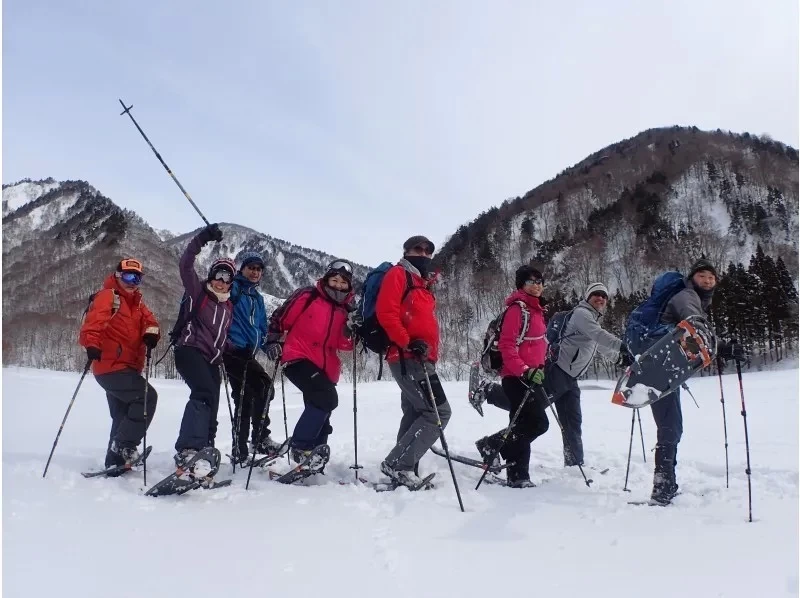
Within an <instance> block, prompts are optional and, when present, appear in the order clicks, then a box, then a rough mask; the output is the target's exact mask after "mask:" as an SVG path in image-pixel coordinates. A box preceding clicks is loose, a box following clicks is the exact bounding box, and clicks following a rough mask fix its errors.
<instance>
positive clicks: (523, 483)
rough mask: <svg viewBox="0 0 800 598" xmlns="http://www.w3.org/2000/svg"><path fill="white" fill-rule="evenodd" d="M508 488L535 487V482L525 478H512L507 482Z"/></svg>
mask: <svg viewBox="0 0 800 598" xmlns="http://www.w3.org/2000/svg"><path fill="white" fill-rule="evenodd" d="M508 487H509V488H536V484H534V483H533V482H531V481H530V480H527V479H521V480H514V481H513V482H508Z"/></svg>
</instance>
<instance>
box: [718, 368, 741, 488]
mask: <svg viewBox="0 0 800 598" xmlns="http://www.w3.org/2000/svg"><path fill="white" fill-rule="evenodd" d="M722 367H723V365H722V357H717V376H718V377H719V402H720V403H722V430H723V431H724V433H725V487H726V488H730V486H729V482H728V416H727V415H726V414H725V391H723V390H722ZM748 469H749V467H748Z"/></svg>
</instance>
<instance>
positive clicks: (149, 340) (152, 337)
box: [142, 332, 158, 351]
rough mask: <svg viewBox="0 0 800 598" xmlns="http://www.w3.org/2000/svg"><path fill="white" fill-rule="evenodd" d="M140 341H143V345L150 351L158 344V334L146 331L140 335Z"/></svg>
mask: <svg viewBox="0 0 800 598" xmlns="http://www.w3.org/2000/svg"><path fill="white" fill-rule="evenodd" d="M142 342H143V343H144V345H145V347H147V348H148V349H150V350H151V351H152V350H153V349H155V348H156V345H157V344H158V335H157V334H153V333H152V332H148V333H147V334H145V335H144V336H143V337H142Z"/></svg>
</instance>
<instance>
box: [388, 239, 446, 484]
mask: <svg viewBox="0 0 800 598" xmlns="http://www.w3.org/2000/svg"><path fill="white" fill-rule="evenodd" d="M434 249H435V246H434V244H433V243H432V242H431V241H430V240H429V239H428V238H426V237H423V236H422V235H417V236H414V237H411V238H409V239H408V240H407V241H406V242H405V243H403V259H401V260H400V261H399V262H397V264H396V265H395V266H392V267H391V268H390V269H389V270H388V271H387V272H386V275H385V277H384V279H383V281H382V283H381V287H380V291H379V292H378V301H377V303H376V306H375V313H376V314H377V316H378V322H380V324H381V326H382V327H383V329H384V330H385V331H386V335H387V336H388V337H389V340H390V341H391V347H390V348H389V350H388V351H387V352H386V361H387V363H388V364H389V369H390V370H391V372H392V377H394V379H395V381H396V382H397V385H398V386H399V387H400V404H401V407H402V410H403V417H402V419H401V420H400V428H399V430H398V432H397V444H396V445H395V447H394V448H393V449H392V450H391V451H390V452H389V454H388V455H387V456H386V459H384V461H383V462H382V463H381V466H380V467H381V471H382V472H383V473H384V474H385V475H387V476H389V477H390V478H391V479H392V480H393V481H395V482H397V483H398V484H402V485H405V486H417V485H418V484H419V483H420V482H421V479H420V477H419V476H418V474H417V471H418V463H419V460H420V459H421V458H422V456H423V455H424V454H425V453H426V452H427V451H428V449H430V448H431V446H433V443H434V442H436V440H437V439H438V438H439V426H438V423H437V419H436V412H435V411H434V407H433V405H432V404H431V399H430V394H431V392H432V393H433V396H434V399H435V401H436V406H437V408H438V411H439V421H440V422H441V424H442V428H444V427H445V426H446V425H447V422H448V421H449V420H450V412H451V411H450V404H449V403H448V402H447V397H446V396H445V393H444V389H443V388H442V383H441V382H440V381H439V376H438V375H437V374H436V361H437V360H438V358H439V322H438V321H437V319H436V298H435V297H434V295H433V292H432V291H431V290H430V286H431V284H432V279H433V272H432V271H431V270H432V269H431V261H432V257H431V256H432V255H433V252H434ZM426 372H427V374H428V379H430V384H431V388H430V389H428V387H427V380H426V378H425V374H426Z"/></svg>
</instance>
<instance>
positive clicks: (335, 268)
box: [328, 260, 353, 279]
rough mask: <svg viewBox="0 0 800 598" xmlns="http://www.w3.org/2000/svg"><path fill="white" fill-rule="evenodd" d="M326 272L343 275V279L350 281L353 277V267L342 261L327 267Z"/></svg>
mask: <svg viewBox="0 0 800 598" xmlns="http://www.w3.org/2000/svg"><path fill="white" fill-rule="evenodd" d="M328 272H329V273H330V272H336V273H338V274H341V275H343V276H344V277H345V278H347V279H350V278H352V277H353V266H352V265H350V263H349V262H345V261H344V260H336V261H335V262H331V263H330V264H329V265H328Z"/></svg>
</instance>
